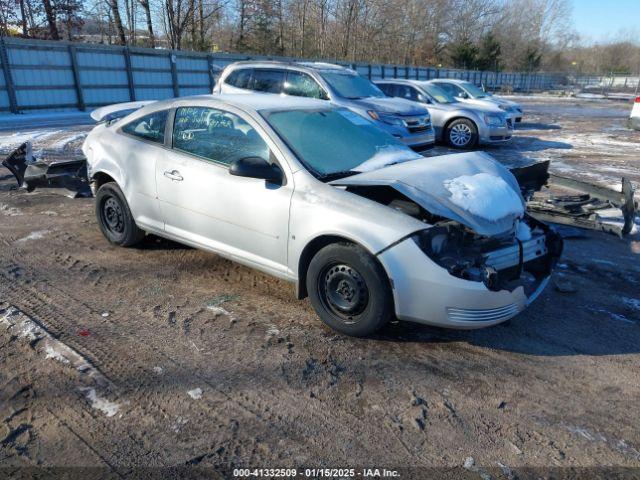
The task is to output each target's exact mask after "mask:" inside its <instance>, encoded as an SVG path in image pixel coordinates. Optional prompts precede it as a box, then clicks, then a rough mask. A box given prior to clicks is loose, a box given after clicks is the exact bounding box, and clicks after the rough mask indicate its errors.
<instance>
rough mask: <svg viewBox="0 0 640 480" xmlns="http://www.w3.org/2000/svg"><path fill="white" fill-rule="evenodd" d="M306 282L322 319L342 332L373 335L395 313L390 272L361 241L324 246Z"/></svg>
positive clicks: (362, 335)
mask: <svg viewBox="0 0 640 480" xmlns="http://www.w3.org/2000/svg"><path fill="white" fill-rule="evenodd" d="M306 283H307V291H308V292H309V299H310V300H311V304H312V305H313V308H314V309H315V311H316V313H317V314H318V316H319V317H320V319H321V320H322V321H323V322H324V323H326V324H327V325H329V326H330V327H331V328H333V329H334V330H337V331H339V332H342V333H345V334H347V335H351V336H354V337H364V336H367V335H371V334H372V333H374V332H376V331H377V330H379V329H380V328H382V327H383V326H384V325H385V324H386V323H387V322H388V321H389V319H391V318H392V316H393V311H394V310H393V298H392V295H391V288H390V286H389V280H388V278H387V274H386V272H385V271H384V270H383V268H382V266H380V264H379V263H378V262H377V261H376V260H375V258H374V257H373V256H372V255H370V254H369V253H368V252H366V251H365V250H364V249H362V248H361V247H359V246H357V245H353V244H349V243H333V244H331V245H327V246H326V247H324V248H323V249H321V250H320V251H319V252H318V253H317V254H316V255H315V256H314V257H313V259H312V260H311V262H310V264H309V268H308V270H307V278H306Z"/></svg>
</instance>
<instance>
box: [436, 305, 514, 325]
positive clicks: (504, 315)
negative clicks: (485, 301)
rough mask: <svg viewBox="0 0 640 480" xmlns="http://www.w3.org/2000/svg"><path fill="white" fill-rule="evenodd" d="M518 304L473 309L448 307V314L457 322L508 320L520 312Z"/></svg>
mask: <svg viewBox="0 0 640 480" xmlns="http://www.w3.org/2000/svg"><path fill="white" fill-rule="evenodd" d="M518 311H519V310H518V306H517V305H516V304H515V303H510V304H509V305H505V306H504V307H498V308H484V309H478V310H473V309H470V308H453V307H447V315H448V316H449V319H450V320H453V321H456V322H491V321H495V320H506V319H508V318H511V317H513V316H514V315H516V314H517V313H518Z"/></svg>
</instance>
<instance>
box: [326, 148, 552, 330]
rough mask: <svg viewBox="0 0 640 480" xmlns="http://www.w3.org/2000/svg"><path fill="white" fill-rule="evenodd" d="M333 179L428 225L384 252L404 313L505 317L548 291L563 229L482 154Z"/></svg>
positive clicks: (453, 320)
mask: <svg viewBox="0 0 640 480" xmlns="http://www.w3.org/2000/svg"><path fill="white" fill-rule="evenodd" d="M332 183H333V184H334V185H340V186H342V187H344V188H345V189H346V190H347V191H349V192H351V193H354V194H356V195H359V196H362V197H365V198H368V199H370V200H373V201H375V202H377V203H381V204H384V205H386V206H388V207H390V208H392V209H394V210H397V211H401V212H402V213H405V214H407V215H409V216H411V217H413V218H415V219H417V220H419V221H421V222H422V223H423V224H425V228H424V229H420V230H418V231H416V232H414V233H413V234H411V235H409V236H408V237H405V238H403V239H401V240H399V241H398V242H395V243H394V244H392V245H389V246H388V247H387V248H386V249H384V250H383V251H381V252H378V258H379V259H380V261H381V263H382V264H383V265H384V266H385V268H386V269H387V271H388V273H389V276H390V277H391V279H392V285H394V296H395V300H396V302H397V305H396V309H397V312H396V314H397V316H398V318H401V319H407V320H413V321H419V322H423V323H429V324H434V325H440V326H450V327H457V328H477V327H480V326H486V325H491V324H495V323H499V322H500V321H504V320H506V319H508V318H511V317H512V316H513V315H515V314H517V313H518V312H519V311H522V309H524V308H525V307H526V306H527V305H528V304H529V303H530V302H532V301H533V300H534V299H535V298H536V297H537V296H538V295H539V294H540V293H541V291H542V290H543V289H544V286H545V285H546V283H547V281H548V279H549V276H550V275H551V272H552V270H553V268H554V266H555V265H556V263H557V262H558V259H559V258H560V255H561V254H562V249H563V242H562V238H561V237H560V235H559V234H557V233H556V232H555V231H554V230H553V229H552V228H551V227H549V226H547V225H546V224H544V223H542V222H540V221H538V220H536V219H535V218H533V217H531V216H529V215H527V214H526V205H525V202H524V199H523V198H522V195H521V190H520V186H519V185H518V182H517V181H516V179H515V178H514V176H513V175H512V174H511V173H510V172H509V170H507V169H506V168H505V167H503V166H502V165H500V164H498V163H497V162H495V161H493V160H492V159H491V158H490V157H489V156H487V155H486V154H483V153H480V152H473V153H464V154H455V155H447V156H442V157H436V158H429V159H420V160H415V161H412V162H407V163H405V164H398V165H393V166H390V167H385V168H382V169H379V170H376V171H373V172H366V173H362V174H357V175H354V176H350V177H347V178H344V179H340V180H337V181H334V182H332Z"/></svg>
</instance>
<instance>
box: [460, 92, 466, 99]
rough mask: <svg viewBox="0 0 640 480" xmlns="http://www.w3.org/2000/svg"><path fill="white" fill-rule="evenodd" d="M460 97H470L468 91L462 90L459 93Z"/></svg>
mask: <svg viewBox="0 0 640 480" xmlns="http://www.w3.org/2000/svg"><path fill="white" fill-rule="evenodd" d="M458 97H459V98H469V94H468V93H467V92H460V94H459V95H458Z"/></svg>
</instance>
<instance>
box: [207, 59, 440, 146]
mask: <svg viewBox="0 0 640 480" xmlns="http://www.w3.org/2000/svg"><path fill="white" fill-rule="evenodd" d="M248 91H254V92H262V93H275V94H284V95H293V96H297V97H309V98H316V99H320V100H328V101H330V102H331V103H333V104H334V105H337V106H341V107H345V108H348V109H349V110H351V111H352V112H354V113H356V114H358V115H359V116H360V117H362V118H363V119H366V120H363V121H370V122H373V123H375V124H376V125H378V127H380V128H382V129H383V130H385V131H386V132H388V133H390V134H391V135H393V136H394V137H395V138H397V139H398V140H400V141H401V142H402V143H404V144H405V145H408V146H410V147H411V148H413V149H414V150H425V149H427V148H431V147H433V145H434V143H435V134H434V130H433V126H432V125H431V117H430V114H429V111H428V110H427V109H426V108H425V107H424V106H422V105H420V104H418V103H415V102H411V101H408V100H404V99H399V98H388V97H386V96H385V94H384V93H383V92H382V91H381V90H380V89H379V88H378V87H376V86H375V85H374V84H373V83H372V82H370V81H369V80H367V79H366V78H364V77H362V76H360V75H358V74H357V73H356V72H355V71H353V70H350V69H348V68H344V67H341V66H339V65H333V64H329V63H311V62H309V63H284V62H237V63H233V64H231V65H229V66H227V67H226V68H225V69H224V71H223V72H222V74H221V75H220V78H219V79H218V83H217V84H216V86H215V87H214V90H213V93H247V92H248Z"/></svg>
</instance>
